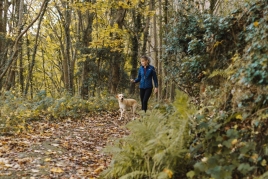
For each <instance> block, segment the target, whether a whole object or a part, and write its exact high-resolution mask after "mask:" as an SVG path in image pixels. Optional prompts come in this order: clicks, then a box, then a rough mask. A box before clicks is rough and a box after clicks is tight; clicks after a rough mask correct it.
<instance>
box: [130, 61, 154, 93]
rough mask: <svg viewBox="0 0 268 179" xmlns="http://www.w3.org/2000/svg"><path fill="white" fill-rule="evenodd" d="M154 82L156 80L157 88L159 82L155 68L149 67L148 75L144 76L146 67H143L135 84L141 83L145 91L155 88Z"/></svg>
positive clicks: (147, 69)
mask: <svg viewBox="0 0 268 179" xmlns="http://www.w3.org/2000/svg"><path fill="white" fill-rule="evenodd" d="M152 80H154V86H155V88H157V87H158V80H157V76H156V71H155V68H154V67H153V66H152V65H149V66H147V68H146V74H145V75H144V67H143V66H141V67H140V69H139V74H138V78H136V79H135V83H138V82H140V88H143V89H146V88H153V82H152Z"/></svg>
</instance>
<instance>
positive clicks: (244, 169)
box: [237, 163, 255, 175]
mask: <svg viewBox="0 0 268 179" xmlns="http://www.w3.org/2000/svg"><path fill="white" fill-rule="evenodd" d="M254 168H255V167H251V166H250V165H249V164H248V163H242V164H240V165H239V166H238V168H237V169H238V171H240V172H241V173H242V174H244V175H246V174H247V173H248V172H250V171H251V170H253V169H254Z"/></svg>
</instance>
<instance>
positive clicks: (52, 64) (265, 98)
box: [0, 0, 268, 179]
mask: <svg viewBox="0 0 268 179" xmlns="http://www.w3.org/2000/svg"><path fill="white" fill-rule="evenodd" d="M61 2H62V3H65V4H64V6H62V7H61V6H60V5H59V2H57V1H53V3H52V4H49V3H48V1H46V0H45V1H44V6H42V7H43V8H46V6H47V8H48V11H49V12H50V13H49V15H47V16H46V19H45V20H44V22H43V23H44V24H43V25H44V26H45V27H46V28H43V29H42V28H41V30H40V31H41V32H42V34H43V35H42V36H41V37H40V39H39V41H38V37H36V41H35V43H33V41H34V39H35V38H34V37H35V36H34V35H32V34H30V33H29V34H26V37H27V38H26V39H24V41H21V43H18V42H19V41H20V40H21V39H20V38H21V37H23V35H24V33H26V31H23V32H24V33H20V32H17V33H19V34H21V36H20V38H15V37H12V38H11V37H9V36H2V35H3V33H2V31H1V34H0V38H2V39H4V40H3V41H1V42H0V52H1V53H0V55H1V69H0V72H1V74H0V87H1V97H0V108H1V110H0V112H1V113H0V132H1V135H7V134H10V135H14V134H18V133H20V132H24V131H27V130H28V124H29V123H30V122H32V121H34V120H60V119H64V118H67V117H70V118H80V119H83V116H84V115H85V114H87V113H92V114H93V115H94V113H95V112H96V111H103V110H117V109H118V106H117V105H118V104H117V101H116V99H115V97H114V95H115V94H114V93H116V92H119V91H120V92H122V91H123V92H126V93H127V91H128V89H129V88H130V90H129V94H128V95H129V96H134V97H137V95H136V96H135V94H136V93H135V86H131V87H129V86H130V85H129V82H128V81H129V80H128V78H130V77H134V76H135V75H136V70H137V67H138V60H137V57H138V52H139V54H141V53H145V52H146V51H149V50H150V48H148V47H147V46H148V44H146V43H149V41H150V40H149V39H147V38H148V33H149V30H148V29H147V25H148V26H149V21H147V20H148V19H149V18H151V17H153V16H154V13H153V12H152V10H153V8H154V7H153V2H154V1H150V3H148V4H147V3H145V2H144V1H140V2H138V1H133V2H132V3H130V2H128V1H127V3H123V2H121V1H113V3H111V4H106V3H104V2H102V1H97V2H95V1H87V3H86V4H83V2H80V3H73V4H71V5H72V6H71V5H70V4H68V3H69V2H68V3H67V2H65V1H61ZM119 2H120V3H119ZM165 2H170V1H165ZM212 2H214V3H215V2H216V1H213V0H212V1H210V3H212ZM226 2H227V1H226ZM46 3H48V4H46ZM172 3H173V1H172ZM172 3H170V4H172ZM170 4H168V3H167V4H165V5H167V6H168V7H171V8H170V9H172V10H170V11H166V12H165V13H166V16H163V17H160V18H159V19H160V21H161V23H162V22H163V23H164V25H163V26H161V28H164V29H160V32H159V34H158V35H159V36H160V35H161V36H163V38H161V36H160V37H158V38H159V39H162V40H163V43H162V46H161V51H159V54H158V51H154V54H153V56H154V57H156V59H159V61H157V60H156V61H157V62H156V64H157V67H158V72H159V77H160V78H159V80H160V82H161V83H160V84H161V85H162V86H160V94H159V95H158V99H159V101H158V102H157V103H153V101H152V100H151V101H150V103H152V104H153V107H151V111H149V112H148V113H147V114H143V115H141V117H140V118H139V119H138V120H136V121H132V122H129V123H128V124H127V126H126V127H127V128H128V129H129V130H130V134H129V135H128V136H126V137H124V138H120V139H117V140H115V141H114V143H113V145H111V146H108V147H107V148H106V149H105V150H104V152H106V153H107V154H111V156H112V157H113V158H112V159H113V160H112V162H111V163H110V165H109V167H108V168H107V169H106V170H105V171H103V172H102V174H101V178H107V179H112V178H115V179H116V178H120V179H127V178H134V179H137V178H141V179H147V178H150V179H154V178H159V179H161V178H163V179H164V178H174V179H177V178H193V179H194V178H196V179H199V178H214V179H221V178H226V179H229V178H230V179H232V178H237V179H238V178H239V179H240V178H259V179H263V178H266V177H267V176H268V173H267V172H266V171H267V169H268V164H267V161H268V146H267V143H268V141H267V135H268V131H267V128H268V126H267V124H268V121H267V120H268V85H267V84H268V44H267V42H268V25H267V24H268V23H267V21H268V19H267V13H268V4H267V2H266V1H256V2H255V1H254V2H249V3H245V1H243V2H242V3H241V4H239V6H238V7H239V8H238V9H234V11H233V12H228V14H227V15H226V14H224V13H221V12H219V11H218V12H217V13H213V12H215V11H214V10H215V9H214V6H212V5H211V6H210V7H211V8H210V9H207V10H203V11H202V10H200V8H197V7H196V6H197V5H196V4H195V3H193V2H191V1H178V4H175V5H170ZM0 5H2V4H0ZM54 5H55V8H54ZM68 5H70V6H68ZM93 5H94V6H93ZM174 6H175V7H176V8H174ZM91 7H94V8H96V9H98V10H96V11H94V13H93V11H91V9H90V8H91ZM215 7H216V6H215ZM64 8H66V9H64ZM94 8H93V9H94ZM69 9H72V13H73V14H75V13H77V14H78V15H77V16H75V17H77V19H79V20H81V21H79V20H77V19H76V20H77V21H71V18H70V19H68V18H69V17H70V16H71V14H69V12H70V11H69ZM88 9H90V10H88ZM107 9H108V10H107ZM109 9H110V11H109ZM163 9H166V10H167V7H164V8H163ZM17 10H18V9H17ZM125 10H128V12H131V13H129V14H127V15H126V16H124V17H122V18H120V16H119V15H118V14H120V15H122V14H124V13H125V12H126V11H125ZM135 10H137V11H135ZM56 12H57V13H58V16H57V15H55V14H57V13H56ZM116 12H119V13H118V14H117V13H116ZM225 12H226V11H225ZM40 13H41V10H40ZM39 15H40V16H42V15H43V16H44V15H46V14H45V11H44V12H43V13H41V14H39ZM54 15H55V17H54ZM158 15H159V14H158ZM93 17H94V18H95V19H94V18H93ZM104 17H105V18H104ZM106 17H108V18H106ZM154 17H155V16H154ZM53 18H56V19H57V18H59V19H61V20H58V21H56V20H55V21H50V19H53ZM124 18H126V19H127V20H128V21H127V22H125V23H124V22H123V21H124ZM147 18H148V19H147ZM83 19H84V20H85V19H86V20H85V21H87V22H85V21H83ZM108 19H110V20H111V22H110V21H109V20H108ZM120 20H122V21H120ZM68 22H69V23H68ZM25 23H26V22H25ZM27 23H29V22H27ZM27 23H26V24H27ZM41 23H42V20H41V19H40V24H41ZM54 23H55V24H54ZM76 24H80V25H81V26H79V27H80V28H77V29H76V28H74V27H76V26H75V25H76ZM154 24H155V25H156V21H155V22H154ZM17 25H18V27H19V26H20V25H22V22H18V24H17ZM123 26H124V28H123ZM159 28H160V27H159ZM1 29H2V26H1V27H0V30H1ZM14 29H16V28H14ZM133 29H134V30H133ZM141 29H142V30H143V31H142V30H141ZM156 29H157V28H156V27H155V30H156ZM17 30H18V29H17ZM20 30H21V29H20ZM18 31H19V30H18ZM41 32H40V33H41ZM31 33H34V32H33V31H32V32H31ZM10 34H11V35H12V34H16V33H10ZM59 34H61V35H59ZM62 34H63V35H62ZM74 34H76V35H74ZM154 35H156V34H154ZM71 37H72V38H71ZM14 38H15V39H16V40H14ZM151 40H152V41H153V40H155V39H151ZM37 41H38V43H40V45H39V46H38V43H37ZM4 42H5V43H4ZM30 42H32V43H30ZM67 42H69V44H68V43H67ZM13 43H15V45H13V46H12V45H10V44H13ZM22 44H23V45H22ZM48 44H49V45H48ZM156 44H157V41H155V44H153V45H155V46H154V47H153V49H154V50H155V49H157V47H156ZM4 45H7V47H6V48H3V46H4ZM19 45H22V46H20V47H21V48H18V47H19ZM150 45H152V44H149V46H150ZM126 46H127V47H126ZM11 47H12V48H13V47H14V49H15V50H14V51H12V50H11V49H12V48H11ZM38 47H39V48H38ZM74 47H75V48H74ZM146 48H148V49H147V50H146ZM3 49H4V50H3ZM19 49H20V50H19ZM23 49H24V50H23ZM34 49H35V50H40V51H38V52H37V54H38V55H36V54H35V53H36V51H35V50H34ZM144 49H145V50H144ZM18 52H20V53H18ZM24 53H25V54H24ZM30 54H31V55H30ZM25 56H27V60H25V59H24V58H25ZM6 57H8V58H6ZM35 58H36V59H35ZM3 59H4V60H3ZM6 59H8V60H6ZM14 59H19V60H18V62H16V61H15V60H14ZM23 59H24V60H23ZM13 60H14V61H13ZM65 60H66V61H65ZM26 61H27V63H26ZM12 64H13V66H12ZM64 64H65V65H67V66H64ZM68 65H70V66H68ZM72 65H73V66H72ZM25 66H27V68H26V67H25ZM14 69H15V70H14ZM24 69H27V70H24ZM25 78H27V79H25ZM114 81H116V83H114ZM174 89H176V90H174ZM174 91H175V94H176V96H175V95H173V94H174V93H173V92H174ZM133 94H134V95H133ZM173 99H174V100H173Z"/></svg>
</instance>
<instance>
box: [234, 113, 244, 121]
mask: <svg viewBox="0 0 268 179" xmlns="http://www.w3.org/2000/svg"><path fill="white" fill-rule="evenodd" d="M235 118H236V119H240V120H242V119H243V117H242V115H241V114H238V115H236V116H235Z"/></svg>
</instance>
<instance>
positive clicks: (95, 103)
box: [0, 91, 118, 134]
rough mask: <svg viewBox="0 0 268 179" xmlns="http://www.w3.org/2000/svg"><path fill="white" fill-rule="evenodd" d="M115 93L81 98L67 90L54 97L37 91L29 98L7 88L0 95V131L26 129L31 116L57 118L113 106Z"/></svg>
mask: <svg viewBox="0 0 268 179" xmlns="http://www.w3.org/2000/svg"><path fill="white" fill-rule="evenodd" d="M117 108H118V105H117V101H116V99H115V98H114V97H105V98H104V97H103V98H99V97H98V98H97V97H96V98H93V97H92V98H90V99H88V100H83V99H81V97H79V96H70V95H68V94H66V95H64V96H62V97H61V98H57V99H54V98H52V97H49V96H47V95H46V91H40V92H39V93H37V94H36V95H35V97H34V98H33V99H32V100H29V99H27V98H25V97H23V96H20V95H18V94H16V93H15V92H12V91H8V92H5V94H4V95H2V96H1V99H0V133H1V134H15V133H19V132H22V131H24V130H27V123H28V122H30V121H32V120H60V119H62V118H67V117H71V118H79V117H82V116H83V115H85V114H88V113H95V112H97V111H105V110H116V109H117Z"/></svg>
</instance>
